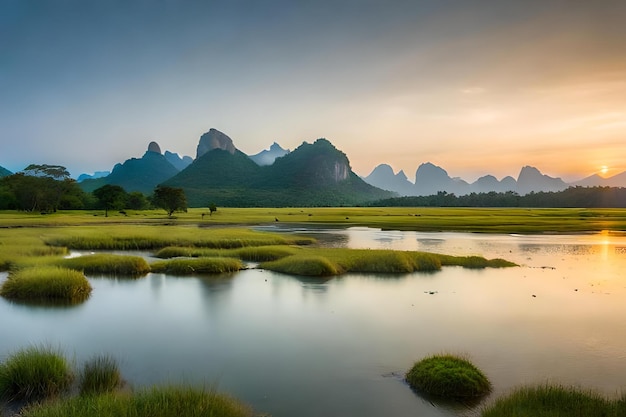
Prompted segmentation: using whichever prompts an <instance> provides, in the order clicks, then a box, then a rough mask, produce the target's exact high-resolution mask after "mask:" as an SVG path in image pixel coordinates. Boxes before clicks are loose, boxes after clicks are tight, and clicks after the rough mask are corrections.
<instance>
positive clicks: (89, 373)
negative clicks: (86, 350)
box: [80, 355, 122, 395]
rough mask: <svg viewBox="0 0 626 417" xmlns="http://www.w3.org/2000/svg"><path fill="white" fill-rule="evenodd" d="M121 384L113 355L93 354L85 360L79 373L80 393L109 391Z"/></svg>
mask: <svg viewBox="0 0 626 417" xmlns="http://www.w3.org/2000/svg"><path fill="white" fill-rule="evenodd" d="M121 386H122V376H121V373H120V370H119V367H118V365H117V361H116V360H115V359H114V358H113V357H111V356H108V355H103V356H95V357H93V358H92V359H90V360H88V361H87V362H85V365H84V366H83V371H82V373H81V374H80V393H81V395H86V394H102V393H105V392H111V391H115V390H116V389H118V388H119V387H121Z"/></svg>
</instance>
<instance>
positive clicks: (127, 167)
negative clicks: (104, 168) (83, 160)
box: [80, 142, 179, 194]
mask: <svg viewBox="0 0 626 417" xmlns="http://www.w3.org/2000/svg"><path fill="white" fill-rule="evenodd" d="M178 172H179V170H178V169H176V168H175V167H174V165H172V164H171V163H169V162H168V161H167V159H165V156H163V155H162V154H161V148H160V147H159V145H158V144H157V143H156V142H150V144H149V145H148V150H147V151H146V152H145V153H144V155H143V156H142V157H141V158H131V159H127V160H126V161H125V162H124V163H122V164H116V165H115V167H113V170H112V171H111V174H109V175H107V176H106V177H103V178H97V179H87V180H84V181H82V182H81V183H80V186H81V188H82V189H83V190H85V191H87V192H91V191H93V190H95V189H97V188H99V187H101V186H103V185H105V184H112V185H119V186H121V187H122V188H124V189H125V190H126V191H127V192H132V191H139V192H142V193H144V194H151V193H152V191H153V190H154V187H156V186H157V185H158V184H160V183H162V182H163V181H165V180H167V179H168V178H171V177H173V176H174V175H176V174H177V173H178Z"/></svg>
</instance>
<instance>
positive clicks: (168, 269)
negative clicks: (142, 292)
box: [151, 258, 244, 275]
mask: <svg viewBox="0 0 626 417" xmlns="http://www.w3.org/2000/svg"><path fill="white" fill-rule="evenodd" d="M151 268H152V272H161V273H165V274H172V275H193V274H222V273H225V272H235V271H239V270H241V269H243V268H244V266H243V264H242V263H241V261H240V260H239V259H235V258H194V259H172V260H169V261H159V262H155V263H153V264H152V265H151Z"/></svg>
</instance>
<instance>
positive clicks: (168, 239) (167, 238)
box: [44, 225, 313, 250]
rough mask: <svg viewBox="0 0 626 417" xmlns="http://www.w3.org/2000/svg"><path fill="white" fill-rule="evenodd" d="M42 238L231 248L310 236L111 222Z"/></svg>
mask: <svg viewBox="0 0 626 417" xmlns="http://www.w3.org/2000/svg"><path fill="white" fill-rule="evenodd" d="M44 241H45V242H46V244H48V245H51V246H64V247H68V248H70V249H82V250H158V249H161V248H164V247H167V246H180V247H184V246H191V247H199V248H213V249H233V248H242V247H246V246H264V245H289V244H296V243H297V244H305V243H312V242H313V239H308V238H303V237H296V236H285V235H279V234H276V233H268V232H260V231H255V230H249V229H240V228H232V227H222V228H218V227H211V228H199V227H188V226H145V225H122V226H120V225H112V226H109V227H106V228H102V227H89V226H83V227H68V228H63V229H58V230H55V233H54V234H53V235H49V236H47V237H45V238H44Z"/></svg>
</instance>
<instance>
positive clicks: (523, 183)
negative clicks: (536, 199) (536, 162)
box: [516, 166, 568, 195]
mask: <svg viewBox="0 0 626 417" xmlns="http://www.w3.org/2000/svg"><path fill="white" fill-rule="evenodd" d="M567 187H568V185H567V184H566V183H565V182H564V181H563V180H562V179H561V178H553V177H550V176H548V175H544V174H542V173H541V172H540V171H539V170H538V169H537V168H535V167H531V166H525V167H523V168H522V170H521V171H520V173H519V176H518V177H517V188H516V191H517V193H518V194H519V195H525V194H528V193H530V192H533V191H535V192H537V191H563V190H565V189H566V188H567Z"/></svg>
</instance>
